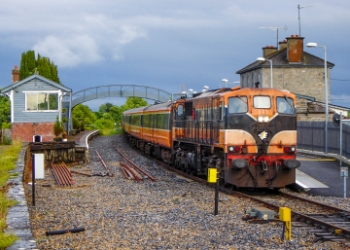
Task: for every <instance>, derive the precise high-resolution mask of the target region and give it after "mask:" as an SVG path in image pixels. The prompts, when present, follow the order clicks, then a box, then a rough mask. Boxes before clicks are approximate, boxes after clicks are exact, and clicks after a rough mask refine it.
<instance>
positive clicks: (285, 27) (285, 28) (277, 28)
mask: <svg viewBox="0 0 350 250" xmlns="http://www.w3.org/2000/svg"><path fill="white" fill-rule="evenodd" d="M259 28H260V29H270V30H276V31H277V44H276V48H278V30H279V29H284V31H286V30H287V29H288V27H287V25H284V26H279V27H271V26H267V27H259Z"/></svg>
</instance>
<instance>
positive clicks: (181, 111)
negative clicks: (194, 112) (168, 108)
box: [176, 105, 184, 119]
mask: <svg viewBox="0 0 350 250" xmlns="http://www.w3.org/2000/svg"><path fill="white" fill-rule="evenodd" d="M176 114H177V117H176V119H181V118H182V117H183V116H184V106H182V105H179V106H177V112H176Z"/></svg>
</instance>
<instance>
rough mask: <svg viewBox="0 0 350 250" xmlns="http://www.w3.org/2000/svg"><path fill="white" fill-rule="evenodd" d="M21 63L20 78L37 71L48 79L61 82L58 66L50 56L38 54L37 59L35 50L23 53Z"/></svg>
mask: <svg viewBox="0 0 350 250" xmlns="http://www.w3.org/2000/svg"><path fill="white" fill-rule="evenodd" d="M20 65H21V66H20V74H19V78H20V80H23V79H24V78H26V77H28V76H31V75H33V74H34V73H37V74H39V75H41V76H43V77H45V78H47V79H50V80H52V81H54V82H56V83H59V84H61V82H60V79H59V77H58V70H57V66H56V65H55V64H54V63H52V62H51V61H50V59H49V58H48V57H42V56H41V55H40V54H38V57H37V59H35V52H34V50H29V51H27V52H25V53H22V57H21V63H20Z"/></svg>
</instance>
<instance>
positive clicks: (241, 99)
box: [228, 96, 248, 114]
mask: <svg viewBox="0 0 350 250" xmlns="http://www.w3.org/2000/svg"><path fill="white" fill-rule="evenodd" d="M247 111H248V104H247V97H246V96H237V97H231V98H229V99H228V113H229V114H237V113H246V112H247Z"/></svg>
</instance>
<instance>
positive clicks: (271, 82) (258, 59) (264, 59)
mask: <svg viewBox="0 0 350 250" xmlns="http://www.w3.org/2000/svg"><path fill="white" fill-rule="evenodd" d="M256 60H257V61H260V62H265V61H269V63H270V87H271V88H273V81H272V60H270V59H266V58H264V57H258V58H256Z"/></svg>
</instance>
